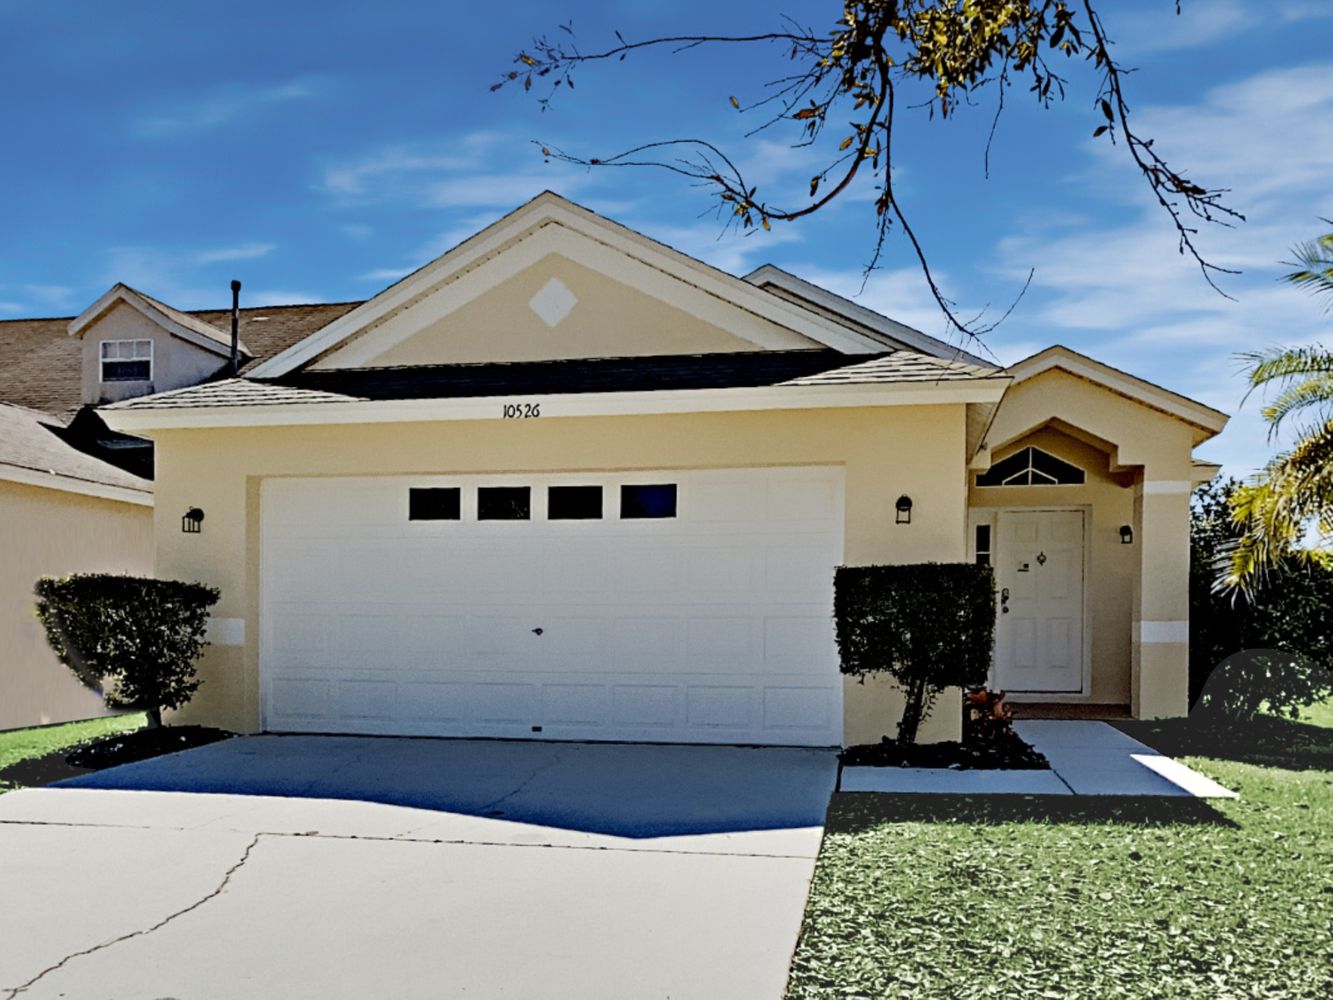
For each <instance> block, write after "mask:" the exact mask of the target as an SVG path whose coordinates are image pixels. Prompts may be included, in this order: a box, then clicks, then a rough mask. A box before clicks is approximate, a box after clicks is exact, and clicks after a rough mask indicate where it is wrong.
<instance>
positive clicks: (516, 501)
mask: <svg viewBox="0 0 1333 1000" xmlns="http://www.w3.org/2000/svg"><path fill="white" fill-rule="evenodd" d="M531 518H532V488H531V487H528V486H483V487H481V488H480V489H478V490H477V520H478V521H527V520H530V519H531Z"/></svg>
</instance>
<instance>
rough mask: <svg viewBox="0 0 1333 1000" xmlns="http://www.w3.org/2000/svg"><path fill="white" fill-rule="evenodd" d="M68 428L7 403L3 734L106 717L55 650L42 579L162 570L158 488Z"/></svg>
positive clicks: (0, 658)
mask: <svg viewBox="0 0 1333 1000" xmlns="http://www.w3.org/2000/svg"><path fill="white" fill-rule="evenodd" d="M61 429H62V424H61V423H60V421H59V420H58V418H56V417H54V416H52V415H51V414H48V413H44V412H40V411H37V410H31V409H28V408H26V407H22V406H15V405H13V404H10V403H0V730H5V729H18V728H21V727H25V726H34V725H46V724H49V723H55V722H68V721H70V720H72V719H87V718H91V717H93V716H97V715H103V714H105V713H106V708H105V706H104V705H103V703H102V699H101V697H100V696H99V695H97V694H95V693H94V692H92V691H89V690H88V689H87V688H85V687H84V686H83V685H82V684H81V683H79V681H78V680H77V679H76V678H75V677H74V675H73V674H72V673H70V671H69V670H67V669H66V668H65V667H63V666H62V665H61V664H60V663H59V661H57V660H56V658H55V654H53V653H52V652H51V649H50V647H49V646H48V645H47V643H46V635H45V633H44V632H43V631H42V627H41V625H40V624H39V623H38V621H37V619H36V617H35V615H34V614H33V585H34V584H35V583H36V582H37V579H38V578H39V577H41V576H62V575H64V574H66V573H76V572H79V573H140V574H148V573H151V572H152V567H153V514H152V508H153V492H152V483H151V482H149V481H147V480H145V479H142V478H140V477H138V476H135V475H132V474H130V473H128V472H125V471H123V470H122V469H118V468H116V467H115V466H113V465H110V464H108V463H106V462H103V461H101V460H100V459H98V458H96V457H93V456H90V455H86V454H84V453H83V452H80V451H78V450H77V449H75V448H73V447H71V446H70V445H69V444H68V443H67V442H66V441H65V440H63V439H62V437H60V435H59V433H58V431H60V430H61Z"/></svg>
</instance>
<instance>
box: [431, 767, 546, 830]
mask: <svg viewBox="0 0 1333 1000" xmlns="http://www.w3.org/2000/svg"><path fill="white" fill-rule="evenodd" d="M559 763H560V751H559V750H556V749H552V750H551V759H550V760H548V761H546V762H545V763H543V764H539V765H538V766H537V767H535V768H533V771H532V773H531V774H529V775H528V776H527V777H526V778H524V779H523V780H522V781H520V782H519V783H518V784H517V785H515V786H514V788H513V789H512V790H510V791H508V792H505V794H503V795H501V796H500V797H499V798H498V799H495V800H493V801H491V802H487V803H485V804H484V805H482V806H481V807H480V808H479V809H478V812H479V813H482V814H483V815H485V816H494V815H495V814H496V810H498V809H499V807H500V805H501V804H503V803H505V802H508V801H509V800H510V799H512V798H513V797H514V796H515V795H518V794H519V793H520V792H522V791H523V790H524V789H525V788H527V787H528V786H529V785H530V784H532V783H533V782H534V781H536V780H537V776H538V775H539V774H541V773H542V772H543V771H549V770H550V769H551V768H553V767H555V766H556V765H557V764H559ZM500 814H501V815H503V811H501V813H500ZM408 832H409V833H410V832H411V831H410V830H409V831H408Z"/></svg>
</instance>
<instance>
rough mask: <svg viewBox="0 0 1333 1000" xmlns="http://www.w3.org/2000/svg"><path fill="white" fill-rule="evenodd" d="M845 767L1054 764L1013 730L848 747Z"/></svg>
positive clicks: (1024, 767) (1039, 767)
mask: <svg viewBox="0 0 1333 1000" xmlns="http://www.w3.org/2000/svg"><path fill="white" fill-rule="evenodd" d="M838 760H839V761H841V762H842V766H843V767H944V768H949V769H951V770H955V771H976V770H1004V771H1048V770H1050V767H1051V764H1050V761H1048V760H1047V759H1046V758H1045V757H1044V756H1043V755H1041V754H1039V753H1038V752H1037V751H1036V750H1034V749H1032V746H1031V744H1029V743H1026V742H1024V740H1023V739H1022V738H1021V737H1020V736H1019V735H1018V734H1017V733H1015V732H1014V731H1013V730H1008V731H1007V732H1003V733H997V734H995V735H993V736H992V737H990V738H989V739H987V740H986V741H984V742H982V741H966V740H965V741H964V742H962V743H917V744H912V745H910V746H901V745H899V744H898V743H896V742H894V741H892V740H890V739H889V738H888V737H885V738H884V741H883V742H882V743H863V744H861V745H860V746H854V747H848V748H847V749H846V750H844V751H843V752H842V753H840V754H839V755H838Z"/></svg>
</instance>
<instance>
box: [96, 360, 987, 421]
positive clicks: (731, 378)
mask: <svg viewBox="0 0 1333 1000" xmlns="http://www.w3.org/2000/svg"><path fill="white" fill-rule="evenodd" d="M995 374H996V373H995V372H994V370H992V369H989V368H984V367H981V366H978V365H971V364H967V363H964V362H959V361H946V360H944V359H941V358H932V357H930V356H928V355H924V354H917V353H915V352H913V351H892V352H888V353H885V354H880V355H874V356H871V357H865V356H862V355H847V354H843V353H841V352H839V351H831V350H803V351H753V352H737V353H725V354H689V355H659V356H652V357H631V358H593V359H586V360H558V361H519V362H505V363H482V364H457V365H413V366H403V367H393V368H353V369H341V370H331V371H309V370H307V371H301V372H293V373H291V374H290V375H285V376H283V377H281V378H279V379H273V380H269V379H263V380H261V379H245V378H241V379H230V380H227V381H225V382H214V383H211V384H207V385H200V386H194V387H191V388H186V389H177V390H174V391H172V392H164V393H158V394H157V395H153V396H142V397H139V398H137V399H130V400H126V401H124V402H121V403H116V404H113V405H112V406H110V407H108V408H107V409H112V410H147V409H181V408H186V407H218V406H265V405H277V404H288V403H329V402H364V401H370V400H400V399H463V398H469V397H479V396H504V395H561V394H568V393H597V392H650V391H662V390H672V389H675V390H679V389H725V388H745V387H749V388H758V387H776V386H829V385H854V384H888V383H905V382H913V383H927V382H958V381H966V380H971V379H979V378H990V377H994V376H995Z"/></svg>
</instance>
